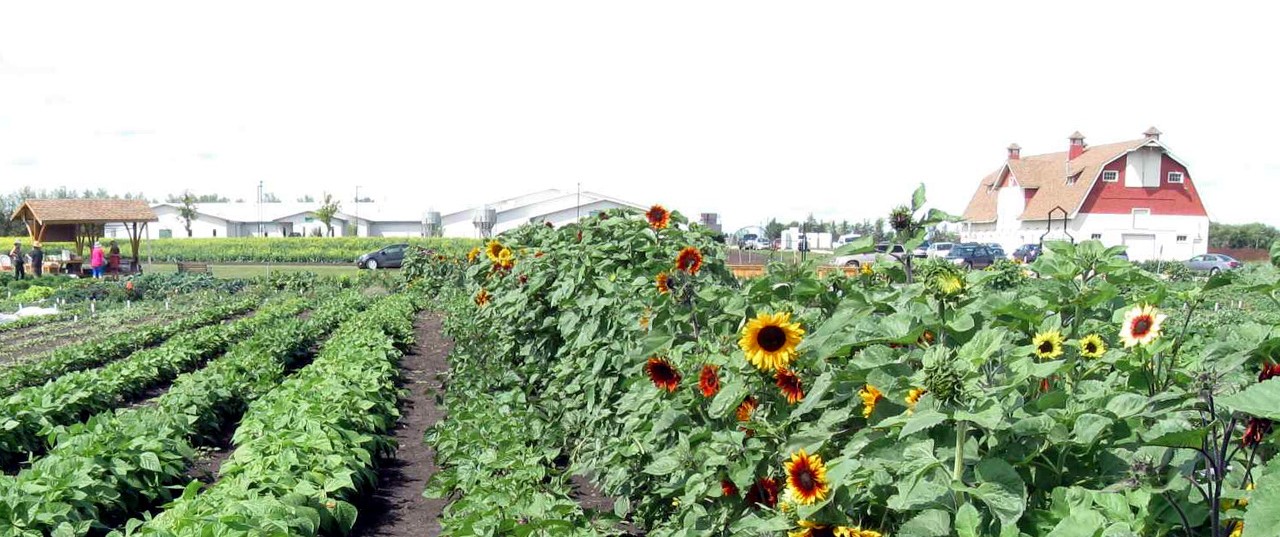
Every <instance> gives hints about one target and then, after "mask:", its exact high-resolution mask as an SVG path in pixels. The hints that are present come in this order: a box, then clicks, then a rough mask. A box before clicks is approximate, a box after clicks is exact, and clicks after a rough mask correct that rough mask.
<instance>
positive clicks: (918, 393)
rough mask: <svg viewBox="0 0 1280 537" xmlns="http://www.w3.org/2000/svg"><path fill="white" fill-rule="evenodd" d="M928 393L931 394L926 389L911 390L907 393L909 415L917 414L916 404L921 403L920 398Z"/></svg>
mask: <svg viewBox="0 0 1280 537" xmlns="http://www.w3.org/2000/svg"><path fill="white" fill-rule="evenodd" d="M926 393H929V391H928V390H926V389H924V388H911V391H910V392H907V398H906V401H907V414H908V415H910V414H914V413H915V412H916V403H919V402H920V398H921V397H924V394H926Z"/></svg>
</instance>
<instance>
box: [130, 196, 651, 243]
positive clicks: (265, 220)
mask: <svg viewBox="0 0 1280 537" xmlns="http://www.w3.org/2000/svg"><path fill="white" fill-rule="evenodd" d="M357 205H358V207H357ZM181 207H182V205H181V204H178V203H157V204H155V205H153V206H152V209H153V210H154V211H155V213H156V216H157V217H158V218H159V219H160V220H159V221H158V222H152V223H151V224H149V225H148V226H147V229H146V231H145V234H144V237H146V238H151V239H154V238H165V237H173V238H182V237H187V230H186V227H185V224H186V222H185V221H184V219H183V218H182V216H181V214H180V210H181ZM623 207H627V208H633V209H639V210H645V209H647V207H644V206H641V205H638V204H635V203H630V202H627V201H623V200H620V199H617V198H614V197H611V196H606V195H603V194H599V193H596V192H585V191H584V192H581V193H577V192H568V193H566V192H562V191H560V190H555V189H550V190H543V191H539V192H534V193H531V194H526V195H523V196H517V197H514V198H508V199H503V200H498V201H494V202H492V203H486V204H482V205H477V206H473V207H467V208H462V209H458V210H455V211H453V212H448V213H442V214H441V215H440V222H441V231H442V233H443V235H444V236H445V237H479V236H480V229H479V227H477V226H476V224H475V219H476V216H477V213H478V212H483V210H484V209H491V210H492V215H493V216H494V217H495V221H494V222H493V231H492V232H493V233H494V234H497V233H502V232H503V231H507V230H509V229H513V228H516V227H519V226H520V225H522V224H525V223H529V222H550V223H551V224H552V225H555V226H557V227H558V226H561V225H564V224H567V223H570V222H574V221H576V220H577V219H578V218H579V217H588V216H592V215H595V214H597V213H599V212H601V211H605V210H608V209H614V208H623ZM319 208H320V203H319V202H312V203H303V202H281V203H263V204H261V205H259V204H258V203H198V204H196V206H195V209H196V213H197V216H196V218H195V219H194V220H192V221H191V235H190V236H191V237H200V238H209V237H253V236H261V235H266V236H271V237H283V236H290V235H292V234H297V235H301V236H313V235H319V234H327V231H326V228H325V225H324V223H322V222H321V221H320V219H319V218H316V215H315V211H316V210H317V209H319ZM341 209H342V210H341V211H339V212H338V214H336V215H335V216H334V217H333V220H332V221H331V224H332V226H333V235H334V236H337V237H341V236H350V235H352V232H354V234H355V235H358V236H361V237H418V236H424V235H425V234H426V230H427V223H428V209H427V208H426V207H423V206H412V205H393V204H389V203H378V202H371V203H360V204H353V203H346V202H344V203H343V204H342V205H341ZM106 235H107V236H108V237H116V236H120V237H123V236H125V233H124V231H123V230H122V229H117V227H113V226H108V227H107V229H106Z"/></svg>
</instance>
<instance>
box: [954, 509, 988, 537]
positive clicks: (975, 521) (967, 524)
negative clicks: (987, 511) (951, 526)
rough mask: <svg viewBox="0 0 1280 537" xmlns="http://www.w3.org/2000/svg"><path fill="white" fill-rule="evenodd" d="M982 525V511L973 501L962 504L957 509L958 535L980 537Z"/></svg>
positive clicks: (961, 536) (956, 524)
mask: <svg viewBox="0 0 1280 537" xmlns="http://www.w3.org/2000/svg"><path fill="white" fill-rule="evenodd" d="M981 525H982V513H979V512H978V508H977V507H974V506H973V504H971V503H966V504H964V505H962V506H960V510H959V511H956V523H955V528H956V535H958V536H959V537H978V527H979V526H981Z"/></svg>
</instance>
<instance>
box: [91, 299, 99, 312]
mask: <svg viewBox="0 0 1280 537" xmlns="http://www.w3.org/2000/svg"><path fill="white" fill-rule="evenodd" d="M89 313H98V301H97V300H90V301H89Z"/></svg>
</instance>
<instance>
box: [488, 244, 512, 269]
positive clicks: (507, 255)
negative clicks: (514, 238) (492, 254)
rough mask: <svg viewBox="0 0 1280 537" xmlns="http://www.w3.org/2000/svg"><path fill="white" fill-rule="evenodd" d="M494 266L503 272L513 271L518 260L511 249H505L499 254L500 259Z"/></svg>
mask: <svg viewBox="0 0 1280 537" xmlns="http://www.w3.org/2000/svg"><path fill="white" fill-rule="evenodd" d="M493 264H494V266H495V267H498V268H500V269H502V270H511V267H514V266H516V258H515V256H514V255H513V254H512V253H511V249H510V248H503V249H502V250H500V251H499V252H498V259H497V260H495V261H494V263H493Z"/></svg>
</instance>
